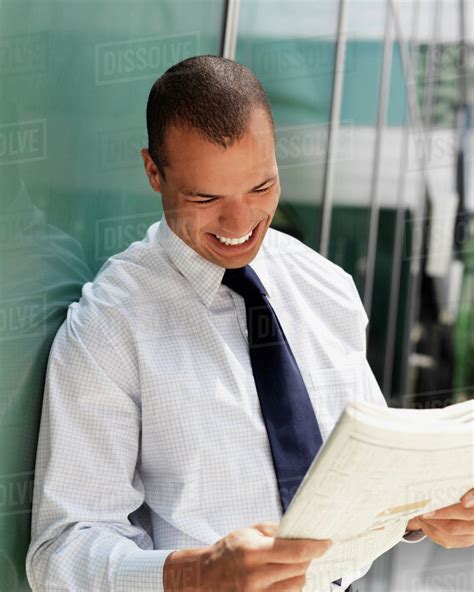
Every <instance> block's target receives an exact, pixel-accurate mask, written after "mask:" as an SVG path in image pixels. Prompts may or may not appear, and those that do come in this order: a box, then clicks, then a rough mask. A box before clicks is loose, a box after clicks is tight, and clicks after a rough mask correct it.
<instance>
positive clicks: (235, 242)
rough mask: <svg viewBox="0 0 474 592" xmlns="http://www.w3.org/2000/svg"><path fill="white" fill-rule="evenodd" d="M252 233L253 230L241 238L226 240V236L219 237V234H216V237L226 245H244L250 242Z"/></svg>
mask: <svg viewBox="0 0 474 592" xmlns="http://www.w3.org/2000/svg"><path fill="white" fill-rule="evenodd" d="M252 232H253V230H251V231H250V232H249V233H248V234H246V235H245V236H242V237H240V238H226V237H225V236H219V235H218V234H215V235H214V236H215V237H216V238H217V240H218V241H219V242H221V243H222V244H224V245H242V244H243V243H245V242H246V241H248V240H249V238H250V237H251V236H252Z"/></svg>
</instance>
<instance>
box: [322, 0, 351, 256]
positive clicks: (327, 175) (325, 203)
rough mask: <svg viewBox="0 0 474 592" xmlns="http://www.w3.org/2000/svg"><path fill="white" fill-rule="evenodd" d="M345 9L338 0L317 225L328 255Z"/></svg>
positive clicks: (342, 2) (344, 44)
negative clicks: (319, 212) (328, 118)
mask: <svg viewBox="0 0 474 592" xmlns="http://www.w3.org/2000/svg"><path fill="white" fill-rule="evenodd" d="M346 13H347V0H339V14H338V20H337V43H336V59H335V64H334V77H333V86H332V98H331V120H330V123H329V129H328V140H327V150H326V162H325V165H324V182H323V196H322V200H321V221H320V226H319V230H320V232H319V252H320V253H321V255H323V256H324V257H327V256H328V251H329V235H330V232H331V214H332V203H333V197H334V195H333V193H334V168H335V164H336V163H335V157H334V155H335V151H336V146H337V139H338V134H339V118H340V113H341V104H342V89H343V83H344V64H345V59H346Z"/></svg>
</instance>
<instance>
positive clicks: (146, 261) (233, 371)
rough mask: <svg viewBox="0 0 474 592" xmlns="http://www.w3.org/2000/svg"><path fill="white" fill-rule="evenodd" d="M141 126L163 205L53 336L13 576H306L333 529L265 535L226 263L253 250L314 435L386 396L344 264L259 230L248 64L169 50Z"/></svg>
mask: <svg viewBox="0 0 474 592" xmlns="http://www.w3.org/2000/svg"><path fill="white" fill-rule="evenodd" d="M147 125H148V132H149V148H148V149H143V150H142V156H143V161H144V165H145V170H146V174H147V176H148V179H149V182H150V185H151V187H152V188H153V190H154V191H156V192H160V193H161V196H162V200H163V209H164V214H165V215H164V217H163V218H162V219H161V221H160V222H159V223H156V224H153V225H152V226H151V227H150V228H149V229H148V232H147V236H146V238H145V239H144V240H143V241H141V242H137V243H134V244H132V245H131V246H130V247H129V248H128V249H127V250H126V251H124V252H123V253H120V254H118V255H116V256H114V257H112V258H111V259H109V260H108V262H107V263H106V264H105V265H104V267H103V268H102V270H101V271H100V273H99V275H98V276H97V278H96V279H95V281H94V282H93V283H88V284H86V285H85V286H84V288H83V295H82V298H81V300H80V301H79V303H73V304H71V306H70V308H69V311H68V318H67V319H66V322H65V323H64V325H63V326H62V327H61V329H60V331H59V332H58V334H57V336H56V339H55V342H54V344H53V347H52V350H51V355H50V360H49V364H48V373H47V380H46V390H45V400H44V407H43V416H42V422H41V430H40V437H39V444H38V456H37V465H36V476H35V494H34V505H33V524H32V542H31V545H30V548H29V551H28V556H27V574H28V579H29V581H30V585H31V586H32V588H33V590H53V589H54V590H58V589H61V590H74V591H76V590H101V591H102V590H114V591H115V590H117V591H119V590H120V591H121V590H124V591H125V590H127V591H128V590H134V591H138V590H139V591H145V590H150V591H151V590H154V591H157V590H165V591H169V590H173V591H175V590H185V589H186V590H196V591H197V590H199V591H202V592H204V591H209V592H211V591H212V592H214V591H217V590H225V591H229V592H231V591H232V592H234V591H235V592H237V591H239V592H242V591H248V592H250V591H252V592H254V591H257V590H258V591H261V590H262V591H263V590H272V591H277V590H302V589H303V586H304V583H305V579H306V574H307V572H308V569H309V568H310V566H311V560H312V559H314V558H316V557H320V556H321V555H323V554H324V553H325V552H326V551H327V549H328V548H329V547H330V545H331V542H330V541H314V540H305V539H300V540H283V539H277V538H275V536H274V535H275V531H276V526H277V524H278V522H279V520H280V518H281V516H282V507H281V505H280V502H281V499H280V492H279V489H278V487H279V485H280V483H279V482H278V480H277V479H276V477H275V470H274V464H273V460H274V459H273V457H272V454H273V452H274V451H273V449H272V447H271V446H270V445H269V434H268V433H267V428H268V424H266V423H265V421H264V419H265V418H264V417H263V414H262V410H261V408H260V403H259V396H260V392H258V395H257V388H256V382H257V377H256V376H255V375H254V373H253V371H252V370H253V366H252V364H251V362H250V357H249V344H250V335H249V325H248V324H247V323H246V313H247V312H248V311H247V310H246V302H244V298H243V297H242V296H241V295H239V294H238V293H236V291H235V290H233V289H231V288H229V287H228V285H226V284H225V283H223V282H224V278H225V277H226V274H227V271H226V270H241V269H242V268H245V269H248V268H247V267H246V266H248V264H249V263H250V262H252V265H251V268H252V269H253V271H254V272H256V274H257V276H258V278H259V280H261V282H262V284H263V286H264V289H265V292H266V295H267V298H268V301H269V302H271V307H272V309H273V310H274V312H275V313H276V317H277V318H278V322H279V323H280V327H281V329H282V330H283V331H284V334H285V335H286V339H287V342H288V344H289V346H290V348H291V351H292V355H294V359H295V360H296V362H297V365H298V367H299V369H300V372H301V376H302V378H303V381H304V383H305V385H306V388H307V397H309V399H310V401H309V402H310V404H311V405H312V410H313V408H314V410H315V411H316V413H315V416H316V417H317V422H318V429H319V430H320V432H321V436H322V439H323V440H325V439H326V438H327V436H328V435H329V433H330V431H331V430H332V428H333V427H334V424H335V422H336V421H337V419H338V417H339V414H340V412H341V411H342V409H343V408H344V406H345V404H346V402H347V400H348V399H349V398H351V397H352V398H357V397H361V398H365V399H368V400H372V401H376V402H378V403H380V404H385V401H384V399H383V396H382V394H381V393H380V390H379V389H378V387H377V385H376V382H375V379H374V378H373V375H372V373H371V372H370V368H369V367H368V365H367V362H366V359H365V326H366V323H367V317H366V315H365V312H364V310H363V307H362V304H361V302H360V299H359V297H358V295H357V291H356V289H355V286H354V283H353V281H352V279H351V278H350V276H349V275H348V274H346V273H345V272H343V271H342V270H341V269H340V268H338V267H337V266H335V265H334V264H332V263H330V262H329V261H327V260H326V259H324V258H323V257H321V256H320V255H318V254H317V253H315V252H314V251H312V250H311V249H309V248H308V247H306V246H305V245H303V244H302V243H301V242H299V241H297V240H296V239H293V238H291V237H289V236H287V235H285V234H283V233H280V232H277V231H275V230H273V229H269V226H270V223H271V221H272V218H273V215H274V213H275V210H276V207H277V204H278V200H279V197H280V192H281V189H280V184H279V178H278V168H277V163H276V158H275V143H274V128H273V120H272V116H271V111H270V107H269V104H268V101H267V99H266V97H265V93H264V92H263V90H262V88H261V86H260V84H259V82H258V81H257V80H256V78H255V77H254V76H253V74H252V73H251V72H250V71H249V70H248V69H247V68H245V67H243V66H241V65H239V64H236V63H235V62H232V61H230V60H226V59H223V58H218V57H215V56H201V57H195V58H190V59H188V60H184V61H183V62H180V63H179V64H176V65H175V66H173V67H172V68H170V69H169V70H168V71H167V72H166V73H165V74H164V75H163V76H162V77H161V78H160V79H158V80H157V82H156V83H155V85H154V86H153V88H152V90H151V92H150V97H149V100H148V106H147ZM250 353H252V354H254V352H250ZM252 361H253V358H252ZM276 386H278V385H276ZM275 406H277V405H275ZM282 427H283V428H284V427H285V426H282ZM297 427H298V426H297ZM293 493H294V492H293ZM419 526H420V524H419V523H416V524H415V525H414V528H419ZM422 526H424V523H423V524H422ZM369 567H370V566H367V568H366V569H365V570H364V571H363V572H353V573H350V574H341V580H340V581H338V582H328V583H327V589H328V590H344V589H346V588H347V587H348V586H349V585H350V583H351V582H352V581H353V580H354V579H356V578H357V577H360V576H361V575H363V573H365V571H367V569H368V568H369Z"/></svg>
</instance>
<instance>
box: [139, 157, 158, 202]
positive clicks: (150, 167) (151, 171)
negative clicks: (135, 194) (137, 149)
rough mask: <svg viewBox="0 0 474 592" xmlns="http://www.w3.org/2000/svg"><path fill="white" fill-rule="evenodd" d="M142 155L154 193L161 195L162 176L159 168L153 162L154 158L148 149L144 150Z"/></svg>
mask: <svg viewBox="0 0 474 592" xmlns="http://www.w3.org/2000/svg"><path fill="white" fill-rule="evenodd" d="M141 154H142V158H143V164H144V166H145V172H146V176H147V177H148V181H149V182H150V185H151V187H152V189H153V190H154V191H156V192H157V193H159V192H160V191H161V185H160V176H159V174H158V167H157V166H156V164H155V163H154V161H153V158H152V157H151V156H150V152H149V151H148V148H142V149H141Z"/></svg>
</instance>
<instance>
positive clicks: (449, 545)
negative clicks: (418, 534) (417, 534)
mask: <svg viewBox="0 0 474 592" xmlns="http://www.w3.org/2000/svg"><path fill="white" fill-rule="evenodd" d="M424 522H425V524H423V532H424V533H425V534H426V535H427V536H428V537H429V538H430V539H431V540H432V541H433V542H435V543H436V544H437V545H440V546H441V547H444V548H445V549H462V548H465V547H470V546H472V545H473V544H474V536H472V535H471V536H447V535H446V534H444V533H442V532H441V531H440V530H439V529H437V528H435V527H434V526H432V525H431V524H428V523H426V521H424Z"/></svg>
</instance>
